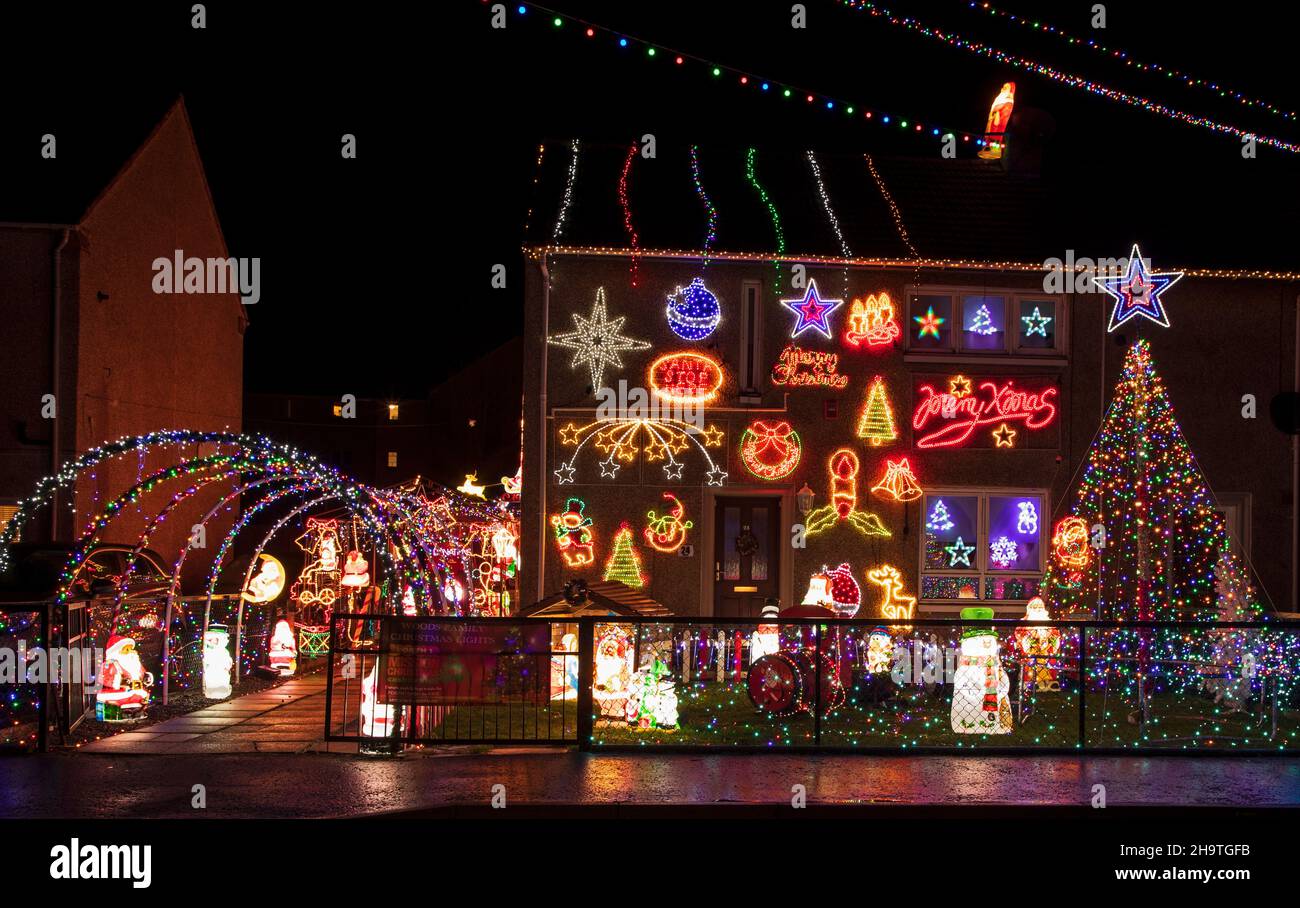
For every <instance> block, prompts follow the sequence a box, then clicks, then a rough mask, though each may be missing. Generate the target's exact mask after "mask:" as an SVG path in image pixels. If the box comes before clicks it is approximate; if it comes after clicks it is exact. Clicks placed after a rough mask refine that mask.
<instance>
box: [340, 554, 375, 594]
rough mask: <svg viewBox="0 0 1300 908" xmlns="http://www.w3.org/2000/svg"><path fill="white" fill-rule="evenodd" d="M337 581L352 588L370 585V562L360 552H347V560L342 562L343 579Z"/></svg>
mask: <svg viewBox="0 0 1300 908" xmlns="http://www.w3.org/2000/svg"><path fill="white" fill-rule="evenodd" d="M339 582H340V583H342V584H343V585H344V586H350V587H353V588H355V587H360V586H370V563H369V562H368V561H366V559H365V558H364V557H363V556H362V554H361V553H360V552H358V551H355V550H353V551H351V552H348V560H347V561H346V562H344V564H343V579H342V580H341V581H339Z"/></svg>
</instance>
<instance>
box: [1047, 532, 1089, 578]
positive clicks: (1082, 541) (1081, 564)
mask: <svg viewBox="0 0 1300 908" xmlns="http://www.w3.org/2000/svg"><path fill="white" fill-rule="evenodd" d="M1052 556H1053V557H1054V558H1055V559H1056V563H1057V564H1059V565H1060V566H1061V568H1062V569H1063V570H1064V571H1065V572H1066V574H1067V576H1071V578H1072V579H1073V580H1075V581H1077V580H1078V578H1079V577H1080V576H1081V575H1082V573H1083V571H1084V570H1086V569H1087V567H1088V565H1089V563H1090V562H1091V561H1092V549H1091V548H1090V547H1089V545H1088V522H1087V521H1086V520H1084V519H1083V518H1082V517H1073V516H1071V517H1064V518H1062V519H1061V521H1060V522H1059V523H1057V525H1056V528H1055V529H1054V530H1053V531H1052Z"/></svg>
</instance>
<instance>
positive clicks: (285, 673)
mask: <svg viewBox="0 0 1300 908" xmlns="http://www.w3.org/2000/svg"><path fill="white" fill-rule="evenodd" d="M267 662H268V664H269V665H270V667H271V671H273V672H275V673H276V674H278V675H279V676H280V677H281V678H287V677H289V676H290V675H292V674H293V673H294V672H296V671H297V670H298V637H297V635H296V634H295V633H294V632H293V625H292V624H290V623H289V619H288V618H281V619H280V620H279V621H277V622H275V630H274V631H272V632H271V640H270V642H269V643H268V644H267Z"/></svg>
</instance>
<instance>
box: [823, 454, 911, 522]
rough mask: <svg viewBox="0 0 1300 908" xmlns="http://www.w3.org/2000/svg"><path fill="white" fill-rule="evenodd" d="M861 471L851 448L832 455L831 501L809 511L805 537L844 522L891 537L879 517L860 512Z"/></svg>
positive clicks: (856, 456)
mask: <svg viewBox="0 0 1300 908" xmlns="http://www.w3.org/2000/svg"><path fill="white" fill-rule="evenodd" d="M859 468H860V466H859V463H858V455H857V454H855V453H853V451H852V450H851V449H849V448H840V449H839V450H838V451H836V452H835V453H834V454H832V455H831V461H830V471H831V501H830V504H825V505H822V506H821V507H820V508H817V509H815V510H812V511H809V512H808V514H807V516H806V517H805V518H804V527H805V529H806V535H809V536H812V535H813V534H815V533H820V532H822V531H823V530H826V529H829V528H830V527H832V526H834V525H835V524H836V523H841V522H844V523H848V524H849V525H850V526H852V527H853V528H854V529H856V530H858V531H859V532H861V533H865V534H866V535H868V536H889V535H891V534H890V532H889V530H887V529H885V525H884V524H883V523H881V522H880V518H879V517H877V516H876V515H875V514H870V513H867V512H865V511H859V510H858V470H859Z"/></svg>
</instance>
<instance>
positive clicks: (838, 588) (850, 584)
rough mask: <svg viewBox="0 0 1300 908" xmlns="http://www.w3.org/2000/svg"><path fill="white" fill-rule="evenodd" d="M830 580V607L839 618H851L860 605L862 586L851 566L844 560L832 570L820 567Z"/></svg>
mask: <svg viewBox="0 0 1300 908" xmlns="http://www.w3.org/2000/svg"><path fill="white" fill-rule="evenodd" d="M822 573H824V574H825V575H826V577H827V578H828V579H829V580H830V598H831V601H830V608H831V611H833V612H835V614H836V616H837V617H839V618H852V617H853V616H854V615H856V614H857V613H858V609H860V608H861V607H862V588H861V587H859V586H858V581H857V580H856V579H854V577H853V568H851V567H849V564H848V562H847V561H846V562H844V563H843V564H841V565H840V566H839V567H837V568H835V569H834V570H829V571H828V570H826V568H824V567H823V568H822Z"/></svg>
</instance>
